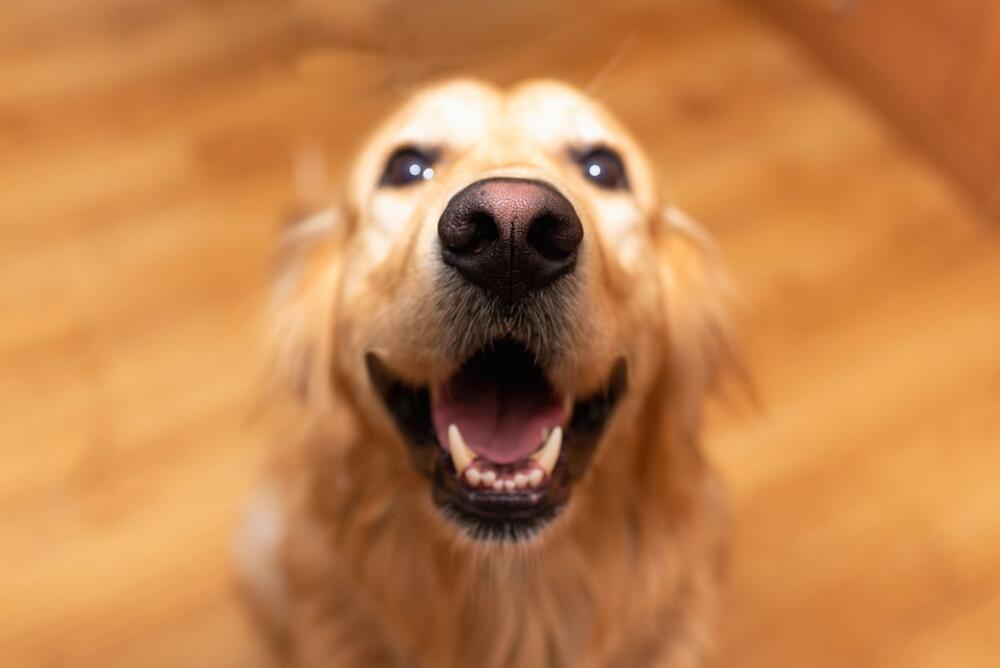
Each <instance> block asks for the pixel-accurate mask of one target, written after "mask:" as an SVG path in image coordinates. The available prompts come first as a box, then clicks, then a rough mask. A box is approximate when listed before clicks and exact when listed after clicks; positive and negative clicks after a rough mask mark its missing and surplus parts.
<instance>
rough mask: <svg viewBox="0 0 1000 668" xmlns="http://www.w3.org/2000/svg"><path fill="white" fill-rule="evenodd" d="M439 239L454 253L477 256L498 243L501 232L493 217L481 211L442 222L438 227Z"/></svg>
mask: <svg viewBox="0 0 1000 668" xmlns="http://www.w3.org/2000/svg"><path fill="white" fill-rule="evenodd" d="M438 237H440V239H441V243H442V244H444V246H445V247H446V248H447V249H448V250H450V251H452V252H454V253H462V254H468V255H475V254H477V253H481V252H482V251H484V250H485V249H486V248H487V247H488V246H490V244H492V243H493V242H494V241H496V240H497V239H498V238H499V237H500V231H499V230H498V229H497V224H496V221H495V220H494V219H493V216H491V215H490V214H489V213H487V212H486V211H481V210H480V211H472V212H471V213H469V214H467V215H465V216H452V217H449V218H448V219H447V220H442V221H441V222H440V224H439V225H438Z"/></svg>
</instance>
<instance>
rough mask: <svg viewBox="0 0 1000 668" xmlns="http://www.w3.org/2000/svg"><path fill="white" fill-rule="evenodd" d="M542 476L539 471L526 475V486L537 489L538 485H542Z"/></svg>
mask: <svg viewBox="0 0 1000 668" xmlns="http://www.w3.org/2000/svg"><path fill="white" fill-rule="evenodd" d="M543 475H544V474H543V473H542V470H541V469H535V470H534V471H532V472H531V473H529V474H528V484H529V485H531V486H532V487H538V486H539V485H541V484H542V476H543Z"/></svg>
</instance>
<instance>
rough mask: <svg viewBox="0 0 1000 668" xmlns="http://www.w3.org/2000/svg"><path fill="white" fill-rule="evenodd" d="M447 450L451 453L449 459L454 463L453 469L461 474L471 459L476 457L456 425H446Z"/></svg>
mask: <svg viewBox="0 0 1000 668" xmlns="http://www.w3.org/2000/svg"><path fill="white" fill-rule="evenodd" d="M448 446H449V447H448V451H449V452H450V453H451V461H452V463H453V464H454V465H455V471H456V472H457V473H458V474H459V475H462V473H463V472H464V471H465V469H467V468H468V467H469V464H471V463H472V460H473V459H475V458H476V454H475V453H474V452H472V450H470V449H469V446H467V445H466V444H465V439H463V438H462V432H460V431H459V430H458V426H457V425H451V426H449V427H448Z"/></svg>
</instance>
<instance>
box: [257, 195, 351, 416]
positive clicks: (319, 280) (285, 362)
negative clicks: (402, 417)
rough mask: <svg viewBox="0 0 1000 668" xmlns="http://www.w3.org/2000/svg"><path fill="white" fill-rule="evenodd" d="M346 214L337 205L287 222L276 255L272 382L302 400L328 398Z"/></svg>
mask: <svg viewBox="0 0 1000 668" xmlns="http://www.w3.org/2000/svg"><path fill="white" fill-rule="evenodd" d="M349 220H350V219H349V217H348V215H347V212H346V211H345V210H344V209H343V207H341V206H333V207H330V208H327V209H324V210H321V211H319V212H317V213H313V214H311V215H303V216H301V217H300V218H299V219H298V220H293V221H292V222H290V224H289V225H287V226H286V228H285V230H284V231H283V234H282V239H281V242H280V244H279V250H278V255H277V258H276V268H275V279H274V284H273V287H272V291H271V300H270V309H269V315H268V317H269V325H270V328H269V333H268V340H267V342H266V344H267V347H268V353H269V363H268V372H269V376H270V381H271V383H270V384H271V387H272V389H274V390H275V391H277V392H280V393H282V394H284V395H285V396H290V397H294V398H296V399H298V400H301V401H302V402H303V403H305V404H314V403H326V402H327V401H329V399H330V393H331V390H332V388H331V378H330V371H329V370H330V368H331V364H332V354H333V337H334V336H335V330H336V310H337V303H336V302H337V295H338V293H339V285H340V277H341V265H342V256H343V248H344V244H345V242H346V238H347V235H348V233H349Z"/></svg>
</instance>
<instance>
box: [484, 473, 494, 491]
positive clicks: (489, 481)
mask: <svg viewBox="0 0 1000 668" xmlns="http://www.w3.org/2000/svg"><path fill="white" fill-rule="evenodd" d="M482 480H483V484H484V485H486V486H487V487H492V486H493V483H495V482H496V481H497V474H496V473H494V472H493V471H487V472H486V473H484V474H483V477H482Z"/></svg>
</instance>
